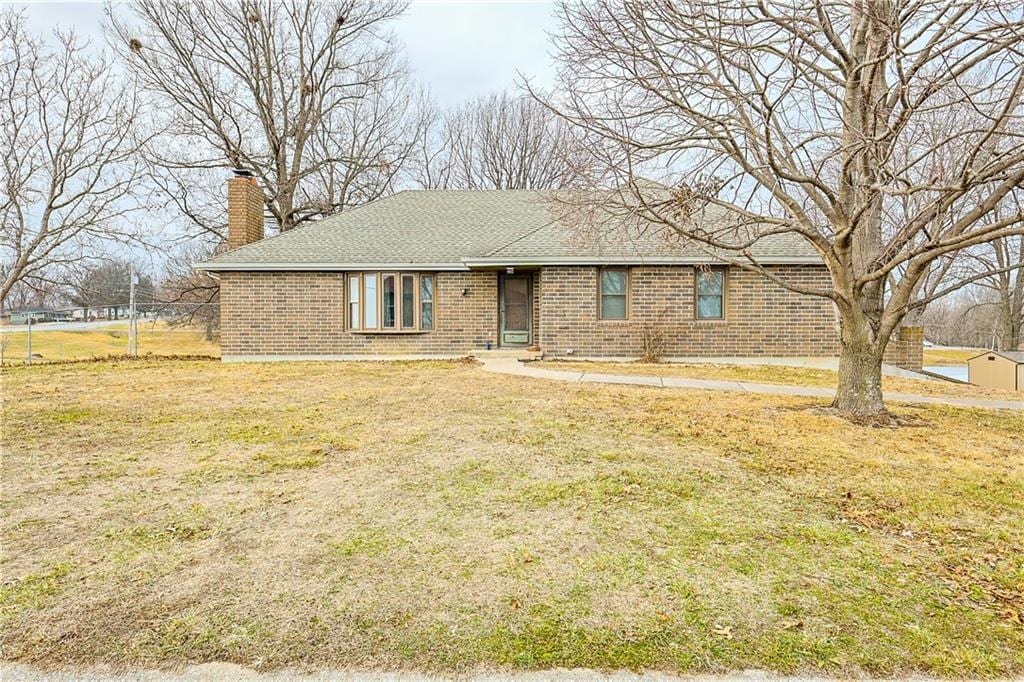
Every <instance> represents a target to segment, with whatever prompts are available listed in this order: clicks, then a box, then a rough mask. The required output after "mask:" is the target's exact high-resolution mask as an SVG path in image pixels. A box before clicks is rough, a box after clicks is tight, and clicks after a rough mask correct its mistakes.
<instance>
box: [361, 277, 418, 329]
mask: <svg viewBox="0 0 1024 682" xmlns="http://www.w3.org/2000/svg"><path fill="white" fill-rule="evenodd" d="M347 281H348V298H347V301H348V315H347V321H348V328H349V330H350V331H361V332H418V331H429V330H431V329H433V328H434V275H432V274H421V273H410V272H401V273H396V272H363V273H351V274H349V275H348V276H347Z"/></svg>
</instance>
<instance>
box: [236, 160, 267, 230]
mask: <svg viewBox="0 0 1024 682" xmlns="http://www.w3.org/2000/svg"><path fill="white" fill-rule="evenodd" d="M261 239H263V190H261V189H260V187H259V185H257V184H256V178H254V177H253V176H252V173H250V172H249V171H247V170H245V169H242V168H237V169H235V177H233V178H231V179H230V180H228V248H229V249H237V248H238V247H240V246H245V245H246V244H252V243H253V242H257V241H259V240H261Z"/></svg>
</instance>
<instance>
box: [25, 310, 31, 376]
mask: <svg viewBox="0 0 1024 682" xmlns="http://www.w3.org/2000/svg"><path fill="white" fill-rule="evenodd" d="M25 360H26V361H27V362H28V364H30V365H31V364H32V313H31V312H30V313H29V314H28V357H27V358H25Z"/></svg>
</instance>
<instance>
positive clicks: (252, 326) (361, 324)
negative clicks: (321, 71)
mask: <svg viewBox="0 0 1024 682" xmlns="http://www.w3.org/2000/svg"><path fill="white" fill-rule="evenodd" d="M546 196H547V193H545V192H542V191H529V190H487V191H474V190H413V191H404V192H399V193H398V194H395V195H392V196H390V197H387V198H384V199H379V200H377V201H374V202H372V203H369V204H366V205H363V206H360V207H358V208H354V209H351V210H347V211H344V212H342V213H339V214H337V215H334V216H331V217H329V218H325V219H323V220H320V221H318V222H315V223H311V224H308V225H305V226H302V227H298V228H296V229H293V230H290V231H288V232H285V233H282V234H279V235H276V236H273V237H269V238H266V239H264V238H263V195H262V191H261V190H260V189H259V188H258V187H257V185H256V183H255V181H254V180H253V179H252V178H250V177H244V176H237V177H234V178H232V179H231V180H229V181H228V234H229V236H228V246H229V248H230V250H229V251H227V252H226V253H223V254H221V255H219V256H217V257H214V258H212V259H210V260H208V261H206V262H204V263H200V264H199V265H197V268H198V269H201V270H205V271H208V272H210V273H212V274H213V275H214V276H216V277H219V278H220V300H221V352H222V356H223V358H224V359H225V360H280V359H313V358H322V359H349V358H353V357H357V356H367V355H374V356H378V355H379V356H403V357H421V356H431V357H462V356H466V355H469V354H472V353H474V352H479V351H482V350H485V349H528V348H529V349H534V350H538V349H539V350H540V351H541V352H543V354H544V356H545V357H577V358H635V357H638V356H640V355H641V354H642V353H643V350H644V348H643V346H644V336H645V334H646V335H647V336H648V338H649V337H650V335H651V333H652V330H656V334H657V335H658V336H660V337H661V338H662V343H663V351H664V357H665V358H666V359H681V358H687V357H723V358H724V357H738V356H762V357H764V356H767V357H797V356H817V357H821V356H834V355H837V354H838V341H837V329H836V325H837V322H836V316H835V313H834V310H833V305H832V303H831V302H830V301H828V300H826V299H821V298H816V297H810V296H803V295H799V294H796V293H793V292H790V291H788V290H786V289H784V288H782V287H780V286H778V285H777V284H774V283H772V282H771V281H769V280H768V279H766V278H764V277H763V276H761V275H758V274H756V273H752V272H749V271H745V270H742V269H740V268H737V267H728V266H727V265H726V264H725V263H724V262H722V261H720V260H716V259H714V258H711V257H709V256H708V255H707V254H706V253H704V252H701V251H699V250H695V249H689V250H687V249H685V248H680V247H679V246H678V244H673V243H671V240H669V239H666V237H665V235H659V234H657V231H655V230H650V231H646V233H645V234H642V235H637V234H633V233H628V231H627V230H625V229H622V230H618V231H616V230H603V231H602V234H601V235H600V236H596V237H592V238H589V237H588V238H586V239H581V238H580V235H579V232H580V230H579V229H573V228H571V227H569V226H567V225H565V224H562V222H560V221H559V220H557V219H553V218H552V213H553V211H552V209H551V203H550V201H548V200H547V199H546ZM754 255H755V256H756V258H757V259H758V260H759V261H760V262H761V263H762V264H764V265H766V266H767V267H768V268H770V269H771V271H772V272H773V273H774V274H775V275H777V276H778V277H780V278H784V279H785V280H786V281H789V282H793V283H798V284H802V285H812V286H813V285H822V286H824V285H825V284H826V283H827V281H828V278H829V275H828V272H827V270H826V269H825V267H824V266H823V265H822V264H821V262H820V260H819V258H818V257H817V255H816V254H814V253H813V252H812V251H811V250H810V248H809V247H808V246H807V245H806V244H805V243H804V242H803V241H802V240H799V239H797V238H793V237H790V236H787V235H779V236H775V237H772V238H769V239H764V240H761V241H760V242H759V243H758V245H757V247H756V248H755V249H754ZM888 355H889V357H887V360H888V361H889V362H890V363H892V364H898V365H900V366H904V367H907V368H911V369H920V364H921V336H920V333H919V331H918V330H916V329H905V330H903V332H902V333H901V335H900V338H899V339H894V340H893V343H891V344H890V350H889V354H888Z"/></svg>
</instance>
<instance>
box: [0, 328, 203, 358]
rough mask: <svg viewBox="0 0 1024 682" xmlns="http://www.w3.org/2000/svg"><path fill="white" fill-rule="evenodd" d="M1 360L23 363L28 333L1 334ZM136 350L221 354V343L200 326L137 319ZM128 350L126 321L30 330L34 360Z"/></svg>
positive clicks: (105, 355)
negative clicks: (184, 325)
mask: <svg viewBox="0 0 1024 682" xmlns="http://www.w3.org/2000/svg"><path fill="white" fill-rule="evenodd" d="M0 350H2V351H3V352H2V357H0V359H2V364H4V365H23V364H25V361H26V356H27V355H28V333H27V332H11V333H8V334H0ZM138 352H139V355H141V356H146V355H162V356H166V355H209V356H211V357H219V356H220V346H219V345H218V344H217V343H216V342H215V341H207V340H206V335H205V334H204V332H203V330H202V329H198V328H195V327H170V326H168V324H167V323H166V322H164V321H150V320H143V321H140V322H139V337H138ZM127 354H128V323H127V322H124V323H122V324H113V325H109V326H106V327H103V328H101V329H77V330H76V329H73V328H71V327H69V328H68V329H47V330H43V331H38V330H37V331H33V332H32V355H33V356H34V357H33V360H32V361H33V363H47V362H64V361H68V360H84V359H89V358H106V357H109V356H120V355H127Z"/></svg>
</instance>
